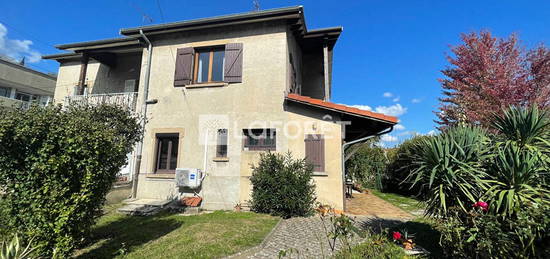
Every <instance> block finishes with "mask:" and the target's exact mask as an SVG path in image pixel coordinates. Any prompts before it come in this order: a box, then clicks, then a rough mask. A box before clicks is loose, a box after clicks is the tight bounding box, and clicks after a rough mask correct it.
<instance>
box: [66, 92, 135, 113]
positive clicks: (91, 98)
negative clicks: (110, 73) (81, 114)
mask: <svg viewBox="0 0 550 259" xmlns="http://www.w3.org/2000/svg"><path fill="white" fill-rule="evenodd" d="M137 96H138V93H137V92H128V93H107V94H88V95H75V96H66V97H65V100H64V102H63V106H64V107H67V106H71V105H79V104H90V105H102V104H108V105H115V106H118V107H122V108H124V109H128V110H130V111H132V112H135V111H136V105H137Z"/></svg>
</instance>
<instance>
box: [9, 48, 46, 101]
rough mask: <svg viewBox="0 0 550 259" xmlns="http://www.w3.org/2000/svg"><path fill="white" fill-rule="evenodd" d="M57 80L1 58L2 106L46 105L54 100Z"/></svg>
mask: <svg viewBox="0 0 550 259" xmlns="http://www.w3.org/2000/svg"><path fill="white" fill-rule="evenodd" d="M55 84H56V78H55V76H53V75H49V74H44V73H42V72H39V71H36V70H33V69H30V68H28V67H26V66H24V65H21V64H19V63H15V62H13V61H11V60H8V59H7V58H1V57H0V106H5V107H6V106H7V107H16V108H19V107H23V108H25V107H28V106H29V104H30V103H31V102H36V103H38V104H40V105H46V104H48V103H49V102H50V100H51V99H52V98H53V93H54V90H55Z"/></svg>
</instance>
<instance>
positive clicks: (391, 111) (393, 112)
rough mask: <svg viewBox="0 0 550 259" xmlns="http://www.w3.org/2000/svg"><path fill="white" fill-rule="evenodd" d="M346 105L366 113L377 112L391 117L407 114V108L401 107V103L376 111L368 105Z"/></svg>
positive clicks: (380, 107)
mask: <svg viewBox="0 0 550 259" xmlns="http://www.w3.org/2000/svg"><path fill="white" fill-rule="evenodd" d="M344 105H346V106H349V107H353V108H357V109H361V110H365V111H375V112H378V113H383V114H385V115H390V116H401V115H403V114H405V113H406V112H407V108H406V107H403V106H401V104H399V103H396V104H394V105H390V106H377V107H376V108H374V109H372V107H370V106H368V105H362V104H355V105H347V104H344Z"/></svg>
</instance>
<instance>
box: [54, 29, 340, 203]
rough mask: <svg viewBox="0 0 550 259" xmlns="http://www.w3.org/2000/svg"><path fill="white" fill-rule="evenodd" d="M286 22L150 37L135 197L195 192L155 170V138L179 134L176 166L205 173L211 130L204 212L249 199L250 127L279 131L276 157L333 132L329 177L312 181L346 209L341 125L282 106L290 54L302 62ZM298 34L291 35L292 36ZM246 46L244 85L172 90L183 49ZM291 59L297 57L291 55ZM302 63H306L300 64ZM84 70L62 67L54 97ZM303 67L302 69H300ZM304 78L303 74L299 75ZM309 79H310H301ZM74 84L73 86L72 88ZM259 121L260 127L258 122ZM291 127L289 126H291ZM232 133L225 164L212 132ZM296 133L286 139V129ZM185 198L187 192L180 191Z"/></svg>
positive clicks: (94, 70)
mask: <svg viewBox="0 0 550 259" xmlns="http://www.w3.org/2000/svg"><path fill="white" fill-rule="evenodd" d="M289 35H291V33H289V31H288V28H287V25H286V24H283V23H257V24H252V25H245V26H236V27H226V28H223V29H215V30H208V31H200V32H185V33H179V34H173V35H172V36H171V37H162V38H160V37H156V38H154V37H151V39H152V41H153V46H154V47H153V52H152V61H151V68H152V69H151V75H150V85H149V95H148V98H147V99H149V100H151V99H157V100H158V102H157V103H156V104H151V105H148V110H147V119H148V121H147V124H146V128H145V137H144V146H143V153H142V155H143V157H142V164H141V166H140V176H139V186H138V198H154V199H166V198H177V197H178V196H180V195H183V196H189V195H193V194H192V192H190V191H189V190H182V189H178V188H177V187H176V186H175V183H174V178H173V176H171V175H168V176H167V175H158V174H155V172H154V163H155V137H154V136H155V133H157V132H160V131H163V132H166V130H167V129H168V131H170V130H171V129H173V130H174V131H175V132H180V131H181V132H182V133H180V147H179V153H178V167H179V168H201V169H202V168H203V162H204V160H203V154H204V151H205V145H204V142H205V136H204V135H205V132H206V131H207V130H208V132H209V137H208V140H209V144H208V145H207V146H206V147H207V148H208V152H207V159H206V161H207V163H206V170H205V171H206V173H207V176H206V178H205V180H204V182H203V185H202V188H201V190H199V193H200V195H201V196H202V197H203V198H204V201H203V208H205V209H233V207H234V206H235V205H236V204H238V203H243V202H246V201H248V200H249V199H250V181H249V176H250V175H251V172H252V171H251V165H252V164H253V163H257V161H258V158H259V154H260V152H259V151H244V150H243V144H242V143H243V142H242V135H243V133H242V130H243V129H247V128H275V129H276V130H277V150H276V151H277V152H287V151H289V150H290V151H292V152H293V153H294V154H295V156H296V157H300V158H301V157H304V155H305V154H304V152H305V143H304V134H308V133H320V132H321V130H322V129H323V128H329V129H331V131H330V133H326V134H327V135H331V136H332V138H330V139H329V140H327V141H326V142H325V143H326V147H325V151H326V163H327V164H326V169H327V170H326V173H327V174H326V175H324V176H315V178H314V180H315V182H316V184H317V186H318V188H317V195H318V197H319V200H320V201H321V202H323V203H328V204H331V205H332V206H334V207H336V208H339V209H342V207H343V196H342V180H341V169H340V168H339V167H340V148H341V138H340V134H341V133H340V125H338V124H335V123H332V122H326V121H323V120H322V114H308V110H299V111H298V110H296V111H287V110H285V109H287V108H288V107H285V105H284V96H285V91H287V89H288V84H289V78H288V69H289V52H293V53H295V54H296V55H295V56H296V57H295V58H299V56H300V55H301V54H300V51H299V49H298V47H297V43H296V41H295V39H294V38H289ZM292 37H293V36H292ZM227 43H243V72H242V75H243V76H242V80H243V82H242V83H233V84H229V85H227V84H224V85H221V86H216V87H197V88H195V87H193V88H192V87H187V88H183V87H174V69H175V59H176V56H175V55H176V53H177V49H178V48H183V47H202V46H213V45H224V44H227ZM293 56H294V54H293ZM146 62H147V50H146V49H144V51H143V54H142V62H141V70H140V78H141V80H140V91H139V98H138V99H139V100H141V98H142V97H141V96H142V95H143V91H141V89H143V82H144V80H143V78H144V76H145V70H146V69H145V68H146V66H147V63H146ZM295 64H296V65H300V66H301V62H298V61H297V62H296V63H295ZM100 67H101V66H99V65H98V64H97V63H94V62H92V63H91V64H90V65H89V67H88V74H87V80H88V81H94V80H95V79H96V77H97V74H98V71H100V70H101V68H100ZM79 69H80V66H79V65H78V64H73V63H67V64H63V65H62V66H61V67H60V80H59V81H58V89H59V90H60V91H59V93H58V92H57V91H56V98H57V99H58V98H59V97H62V96H65V95H68V94H71V93H72V87H73V86H74V83H75V82H77V81H78V73H79ZM297 69H298V68H297ZM297 72H298V74H299V75H298V76H299V77H301V74H300V71H299V70H297ZM304 80H306V81H307V80H308V79H307V78H304ZM66 85H69V86H70V88H67V87H66ZM308 120H309V121H314V122H315V123H314V124H316V125H317V126H316V127H315V128H313V127H311V126H310V127H309V128H307V129H304V128H299V127H295V126H292V125H293V124H292V123H299V124H303V122H304V121H308ZM254 123H257V124H254ZM288 125H290V126H288ZM220 128H226V129H228V133H229V138H228V159H227V161H215V159H214V158H215V157H214V156H215V140H216V136H215V133H216V131H217V129H220ZM285 128H288V131H289V132H290V133H292V134H294V135H296V138H295V139H288V138H286V137H285V134H284V131H285ZM181 193H183V194H181Z"/></svg>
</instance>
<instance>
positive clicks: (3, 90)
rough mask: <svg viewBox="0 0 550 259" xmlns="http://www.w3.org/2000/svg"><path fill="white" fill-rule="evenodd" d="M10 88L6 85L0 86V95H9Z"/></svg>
mask: <svg viewBox="0 0 550 259" xmlns="http://www.w3.org/2000/svg"><path fill="white" fill-rule="evenodd" d="M10 92H11V89H10V88H7V87H0V96H3V97H10Z"/></svg>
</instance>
